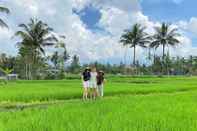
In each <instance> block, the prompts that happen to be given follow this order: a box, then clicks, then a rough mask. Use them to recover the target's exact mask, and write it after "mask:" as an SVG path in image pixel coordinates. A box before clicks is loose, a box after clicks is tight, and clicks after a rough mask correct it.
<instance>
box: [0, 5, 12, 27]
mask: <svg viewBox="0 0 197 131" xmlns="http://www.w3.org/2000/svg"><path fill="white" fill-rule="evenodd" d="M0 12H1V13H5V14H9V13H10V10H9V9H8V8H6V7H3V6H0ZM0 26H1V27H6V28H8V25H7V24H6V23H5V22H4V20H2V19H1V18H0Z"/></svg>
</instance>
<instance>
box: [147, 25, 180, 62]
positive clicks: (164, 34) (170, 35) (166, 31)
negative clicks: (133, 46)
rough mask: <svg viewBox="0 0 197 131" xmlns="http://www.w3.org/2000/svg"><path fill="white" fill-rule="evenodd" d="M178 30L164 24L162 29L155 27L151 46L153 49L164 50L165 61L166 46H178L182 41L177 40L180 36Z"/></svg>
mask: <svg viewBox="0 0 197 131" xmlns="http://www.w3.org/2000/svg"><path fill="white" fill-rule="evenodd" d="M177 31H178V29H177V28H172V27H171V25H170V24H166V23H162V25H161V27H155V34H154V35H153V42H152V43H151V44H150V47H151V48H155V49H157V48H158V47H160V46H162V48H163V56H162V57H163V61H164V58H165V48H166V46H176V45H177V44H178V43H180V41H179V40H178V39H177V37H178V36H180V34H179V33H178V32H177Z"/></svg>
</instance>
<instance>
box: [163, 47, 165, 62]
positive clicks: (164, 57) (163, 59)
mask: <svg viewBox="0 0 197 131" xmlns="http://www.w3.org/2000/svg"><path fill="white" fill-rule="evenodd" d="M164 59H165V44H163V62H164Z"/></svg>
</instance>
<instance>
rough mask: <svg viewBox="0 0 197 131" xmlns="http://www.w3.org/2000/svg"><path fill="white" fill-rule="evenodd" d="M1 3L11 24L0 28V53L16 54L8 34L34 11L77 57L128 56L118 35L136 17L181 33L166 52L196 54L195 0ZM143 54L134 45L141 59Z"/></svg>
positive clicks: (149, 26)
mask: <svg viewBox="0 0 197 131" xmlns="http://www.w3.org/2000/svg"><path fill="white" fill-rule="evenodd" d="M0 4H1V5H5V6H7V7H8V8H9V9H10V10H11V14H10V15H8V16H6V15H3V14H1V18H3V19H4V20H5V21H6V22H7V23H8V25H9V27H10V29H9V30H7V29H1V28H0V53H8V54H9V55H16V54H17V48H16V41H17V40H16V39H11V37H12V36H13V34H14V32H15V31H16V30H18V29H19V28H18V27H17V25H18V24H20V23H27V22H28V21H29V19H30V18H31V17H33V18H39V19H41V20H43V21H44V22H46V23H48V25H49V26H51V27H52V28H54V30H55V32H56V33H59V34H65V35H66V37H67V39H66V41H65V42H66V46H67V48H68V50H69V52H70V53H71V54H77V55H79V56H80V59H81V62H82V63H86V62H90V61H100V62H110V63H119V62H120V61H127V62H128V63H129V62H131V61H132V60H131V58H132V50H129V49H127V48H125V47H122V46H121V44H120V43H119V42H118V41H119V38H120V36H121V33H122V32H123V30H124V29H128V28H131V27H132V25H133V24H134V23H136V22H138V23H141V24H144V25H145V26H146V27H147V32H149V33H153V32H154V30H153V27H154V26H159V25H160V23H161V22H169V23H173V26H174V27H178V28H179V31H180V32H181V33H182V37H180V38H179V39H180V40H181V44H180V45H179V46H178V47H176V48H169V49H168V50H169V51H170V53H171V55H173V56H177V55H179V56H189V55H197V9H196V7H195V6H196V5H197V1H196V0H0ZM48 52H49V53H50V51H48ZM157 53H158V54H159V53H161V50H160V49H158V51H157ZM146 54H147V51H146V50H144V49H141V48H138V49H137V58H138V59H139V60H141V62H143V61H145V59H146Z"/></svg>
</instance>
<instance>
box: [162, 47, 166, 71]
mask: <svg viewBox="0 0 197 131" xmlns="http://www.w3.org/2000/svg"><path fill="white" fill-rule="evenodd" d="M162 61H163V64H162V70H163V71H162V72H163V75H164V74H165V44H163V58H162Z"/></svg>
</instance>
